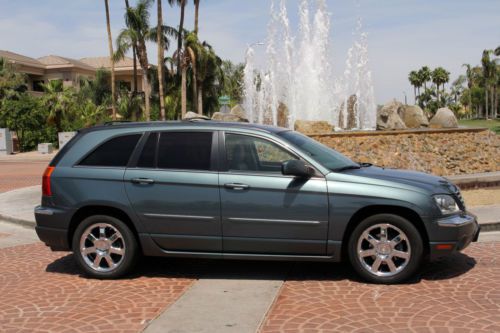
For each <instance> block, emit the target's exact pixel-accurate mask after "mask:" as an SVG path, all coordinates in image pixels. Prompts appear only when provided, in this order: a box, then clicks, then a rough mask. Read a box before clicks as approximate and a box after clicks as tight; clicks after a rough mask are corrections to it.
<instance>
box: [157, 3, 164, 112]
mask: <svg viewBox="0 0 500 333" xmlns="http://www.w3.org/2000/svg"><path fill="white" fill-rule="evenodd" d="M156 3H157V4H158V25H157V28H156V38H157V39H156V42H157V44H158V84H159V89H158V95H159V97H160V117H161V120H165V98H164V96H163V58H164V57H165V53H164V50H165V48H164V47H163V31H162V27H163V18H162V9H161V0H157V1H156Z"/></svg>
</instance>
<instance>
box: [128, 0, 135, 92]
mask: <svg viewBox="0 0 500 333" xmlns="http://www.w3.org/2000/svg"><path fill="white" fill-rule="evenodd" d="M125 8H126V9H127V10H129V8H130V5H129V3H128V0H125ZM132 56H133V64H134V65H133V66H134V67H133V68H134V69H133V74H132V75H133V78H134V89H133V95H134V96H137V48H136V46H135V45H132Z"/></svg>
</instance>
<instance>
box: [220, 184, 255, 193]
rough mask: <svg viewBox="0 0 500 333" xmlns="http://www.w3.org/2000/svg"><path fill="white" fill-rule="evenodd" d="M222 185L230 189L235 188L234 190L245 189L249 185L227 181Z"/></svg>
mask: <svg viewBox="0 0 500 333" xmlns="http://www.w3.org/2000/svg"><path fill="white" fill-rule="evenodd" d="M224 187H225V188H229V189H231V190H236V191H242V190H247V189H249V188H250V186H249V185H246V184H240V183H228V184H224Z"/></svg>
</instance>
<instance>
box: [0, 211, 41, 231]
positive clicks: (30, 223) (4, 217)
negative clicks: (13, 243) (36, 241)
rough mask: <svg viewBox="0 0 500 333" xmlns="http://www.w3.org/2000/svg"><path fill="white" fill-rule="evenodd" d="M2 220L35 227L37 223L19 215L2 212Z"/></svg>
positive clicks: (0, 216)
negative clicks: (18, 216)
mask: <svg viewBox="0 0 500 333" xmlns="http://www.w3.org/2000/svg"><path fill="white" fill-rule="evenodd" d="M0 221H5V222H9V223H14V224H16V225H21V226H23V227H27V228H31V229H35V225H36V223H35V222H33V221H28V220H23V219H20V218H17V217H13V216H9V215H5V214H0Z"/></svg>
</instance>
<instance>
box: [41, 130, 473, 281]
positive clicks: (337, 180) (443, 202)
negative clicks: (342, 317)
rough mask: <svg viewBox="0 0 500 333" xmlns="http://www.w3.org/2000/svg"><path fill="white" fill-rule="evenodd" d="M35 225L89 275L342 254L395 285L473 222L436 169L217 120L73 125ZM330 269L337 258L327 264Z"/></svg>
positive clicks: (465, 233) (46, 180)
mask: <svg viewBox="0 0 500 333" xmlns="http://www.w3.org/2000/svg"><path fill="white" fill-rule="evenodd" d="M42 187H43V195H42V201H41V205H40V206H38V207H36V208H35V216H36V223H37V225H36V231H37V233H38V236H39V238H40V239H41V240H42V241H43V242H45V243H46V244H47V245H48V246H50V248H51V249H52V250H55V251H57V250H62V251H67V250H72V251H73V253H74V258H75V260H76V262H77V263H78V264H79V266H80V267H81V269H82V270H83V271H84V272H85V273H86V274H87V275H89V276H91V277H96V278H117V277H120V276H123V275H124V274H127V273H128V272H130V270H131V269H132V267H133V266H134V263H135V262H136V261H137V259H138V257H139V256H140V255H146V256H164V257H188V258H192V257H197V258H222V259H252V260H255V259H258V260H302V261H312V260H314V261H330V262H337V261H341V260H343V259H345V260H349V261H350V263H351V265H352V267H353V268H354V270H355V271H356V272H357V273H358V274H359V275H360V276H362V277H363V278H364V279H366V280H368V281H371V282H375V283H397V282H401V281H403V280H405V279H407V278H409V277H410V276H412V275H413V274H415V273H416V272H417V270H418V268H419V265H420V264H421V262H422V260H423V259H426V258H430V259H431V260H432V259H434V258H436V257H440V256H443V255H447V254H450V253H453V252H455V251H460V250H462V249H464V248H465V247H466V246H467V245H469V243H470V242H472V241H476V240H477V237H478V234H479V226H478V224H477V222H476V218H475V217H474V216H473V215H472V214H470V213H468V212H467V211H466V208H465V205H464V202H463V200H462V197H461V195H460V191H459V189H458V188H457V187H456V186H455V185H453V184H452V183H450V182H449V181H447V180H446V179H444V178H442V177H437V176H433V175H429V174H425V173H420V172H414V171H404V170H394V169H386V168H380V167H376V166H373V165H371V164H366V163H355V162H353V161H351V160H350V159H349V158H347V157H345V156H343V155H341V154H340V153H338V152H337V151H335V150H333V149H330V148H328V147H326V146H324V145H322V144H320V143H318V142H317V141H314V140H312V139H311V138H309V137H307V136H304V135H302V134H299V133H297V132H294V131H291V130H288V129H284V128H278V127H271V126H262V125H255V124H241V123H218V122H212V121H183V122H148V123H111V124H107V125H103V126H97V127H93V128H89V129H84V130H81V131H80V132H79V133H78V134H77V135H76V136H75V137H74V138H73V139H72V140H71V141H70V142H69V143H68V144H67V145H65V146H64V147H63V148H62V149H61V151H60V152H59V153H58V154H57V156H56V157H55V158H54V160H53V161H52V162H51V163H50V165H49V166H48V167H47V169H46V171H45V173H44V175H43V186H42ZM332 269H335V266H332Z"/></svg>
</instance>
